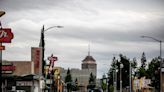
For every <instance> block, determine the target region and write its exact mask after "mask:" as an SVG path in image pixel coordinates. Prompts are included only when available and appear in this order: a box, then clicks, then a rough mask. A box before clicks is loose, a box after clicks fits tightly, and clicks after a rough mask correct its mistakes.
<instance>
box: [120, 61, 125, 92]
mask: <svg viewBox="0 0 164 92" xmlns="http://www.w3.org/2000/svg"><path fill="white" fill-rule="evenodd" d="M123 67H124V66H123V64H122V63H121V64H120V92H122V68H123Z"/></svg>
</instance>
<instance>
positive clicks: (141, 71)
mask: <svg viewBox="0 0 164 92" xmlns="http://www.w3.org/2000/svg"><path fill="white" fill-rule="evenodd" d="M145 67H146V56H145V53H144V52H143V53H142V56H141V67H139V69H138V77H139V78H141V77H144V76H146V77H147V72H146V71H147V70H146V68H145Z"/></svg>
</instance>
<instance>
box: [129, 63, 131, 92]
mask: <svg viewBox="0 0 164 92" xmlns="http://www.w3.org/2000/svg"><path fill="white" fill-rule="evenodd" d="M131 73H132V68H131V61H130V60H129V92H132V74H131Z"/></svg>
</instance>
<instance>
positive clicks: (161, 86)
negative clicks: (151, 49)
mask: <svg viewBox="0 0 164 92" xmlns="http://www.w3.org/2000/svg"><path fill="white" fill-rule="evenodd" d="M159 42H160V70H161V71H160V80H161V82H160V92H162V91H163V90H162V88H163V85H162V84H163V82H162V81H163V80H162V68H163V67H162V64H163V62H162V41H159Z"/></svg>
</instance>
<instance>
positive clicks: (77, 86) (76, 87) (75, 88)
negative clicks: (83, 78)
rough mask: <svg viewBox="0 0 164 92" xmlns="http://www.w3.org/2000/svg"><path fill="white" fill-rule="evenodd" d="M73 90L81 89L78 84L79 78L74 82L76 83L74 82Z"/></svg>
mask: <svg viewBox="0 0 164 92" xmlns="http://www.w3.org/2000/svg"><path fill="white" fill-rule="evenodd" d="M72 90H73V91H77V90H79V85H78V80H77V78H76V79H75V82H74V84H73V88H72Z"/></svg>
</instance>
